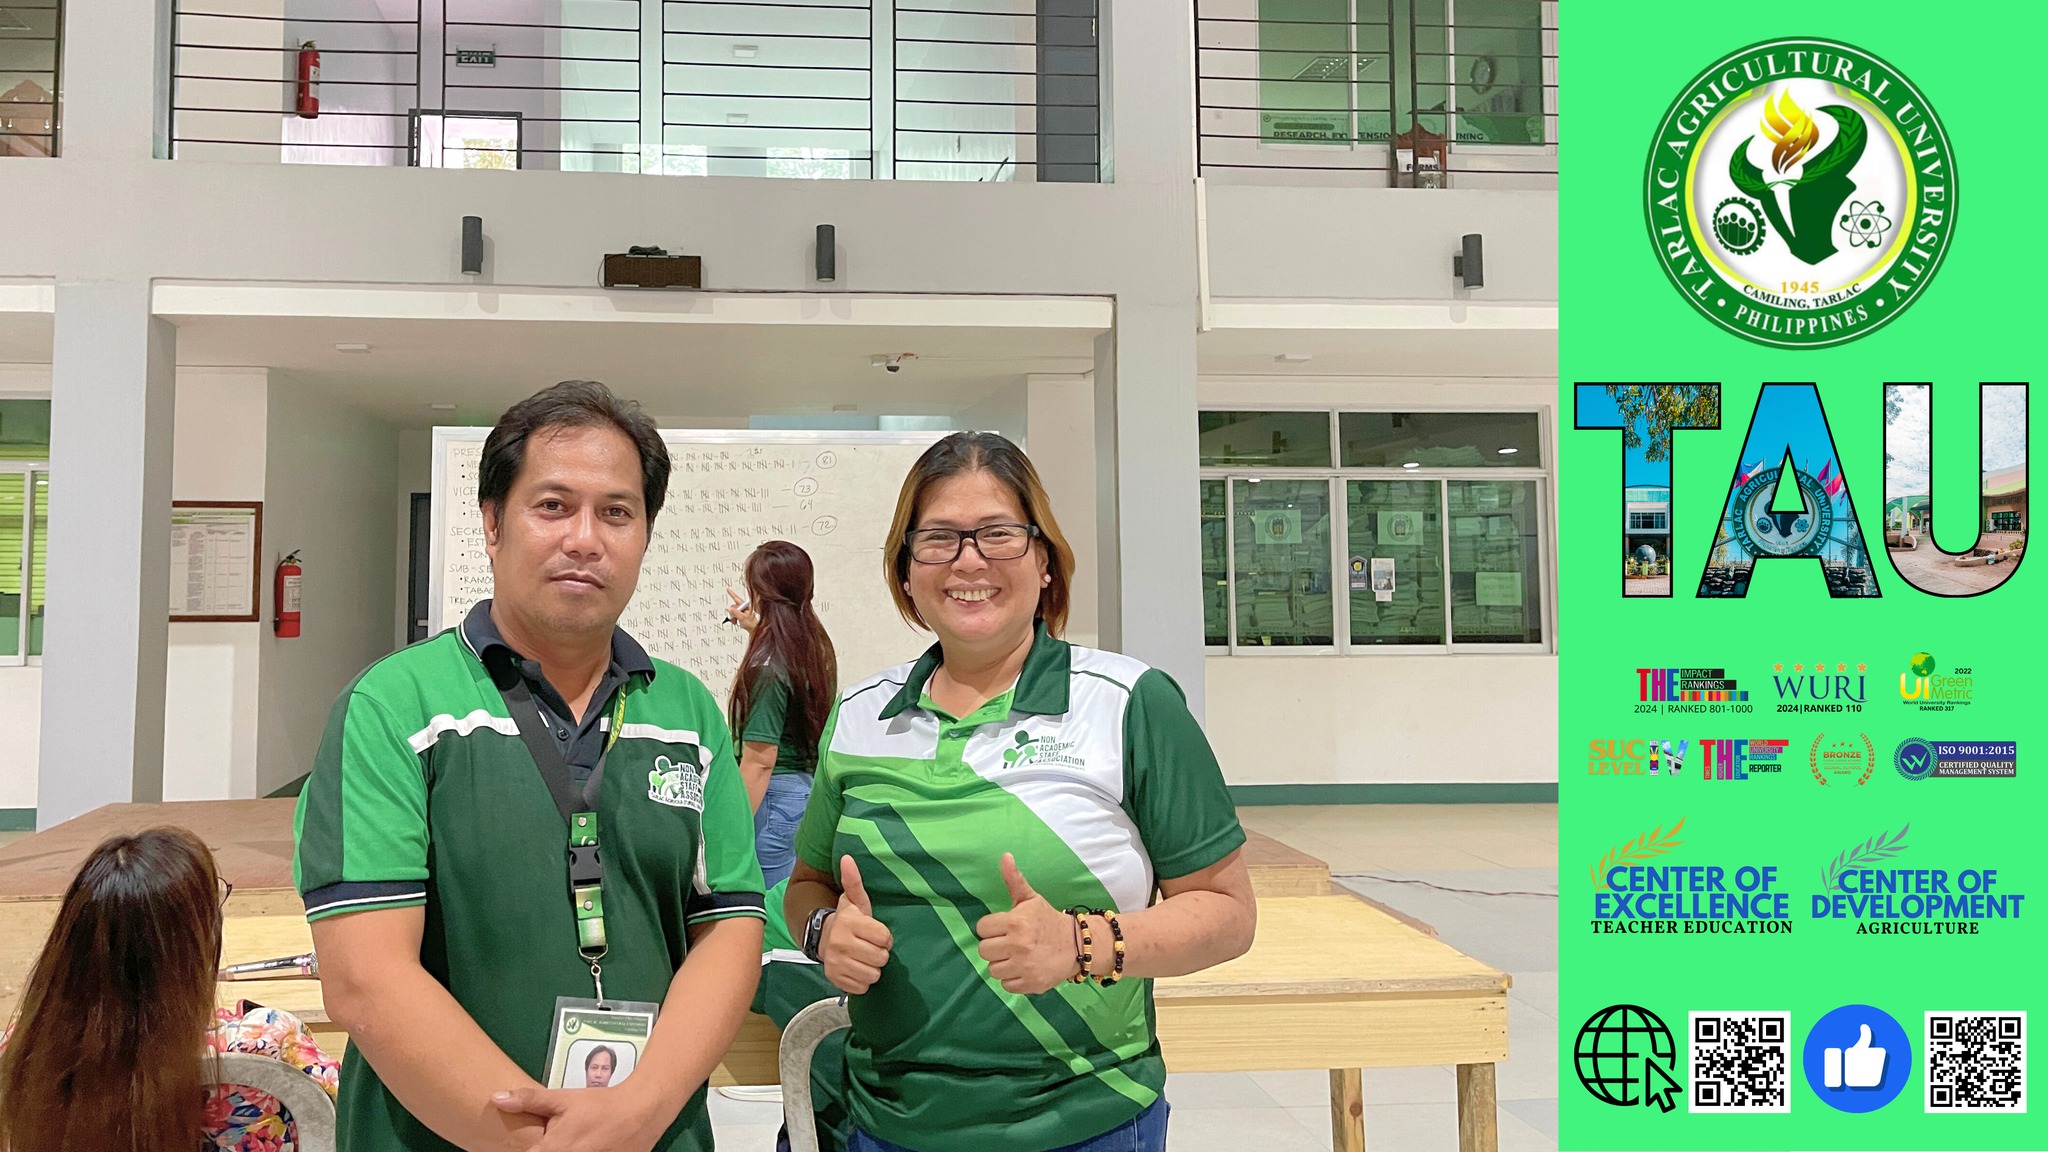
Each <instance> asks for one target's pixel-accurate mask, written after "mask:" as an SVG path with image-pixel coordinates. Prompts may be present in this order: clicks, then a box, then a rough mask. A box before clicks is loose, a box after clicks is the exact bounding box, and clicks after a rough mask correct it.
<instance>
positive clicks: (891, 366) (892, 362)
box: [868, 352, 917, 372]
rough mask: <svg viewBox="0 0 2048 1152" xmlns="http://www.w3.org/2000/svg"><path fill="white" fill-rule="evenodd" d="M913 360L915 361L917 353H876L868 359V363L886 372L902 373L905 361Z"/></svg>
mask: <svg viewBox="0 0 2048 1152" xmlns="http://www.w3.org/2000/svg"><path fill="white" fill-rule="evenodd" d="M915 359H917V353H915V352H877V353H875V354H874V355H873V356H870V357H868V363H869V364H872V365H874V366H875V367H877V368H880V369H882V370H883V371H886V372H901V371H903V362H904V361H905V360H915Z"/></svg>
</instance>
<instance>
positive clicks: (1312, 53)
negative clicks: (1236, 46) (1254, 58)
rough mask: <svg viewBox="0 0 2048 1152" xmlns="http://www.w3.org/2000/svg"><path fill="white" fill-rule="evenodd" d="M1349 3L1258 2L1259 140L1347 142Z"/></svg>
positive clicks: (1314, 0) (1316, 0) (1308, 0)
mask: <svg viewBox="0 0 2048 1152" xmlns="http://www.w3.org/2000/svg"><path fill="white" fill-rule="evenodd" d="M1350 8H1351V3H1350V0H1259V136H1260V138H1262V139H1265V140H1270V141H1274V142H1276V143H1287V144H1310V143H1319V142H1321V143H1334V144H1343V143H1346V142H1348V141H1349V140H1350V139H1351V103H1350V93H1349V92H1348V91H1346V88H1347V85H1348V84H1349V83H1350V80H1351V76H1350V72H1351V70H1352V55H1351V30H1350V28H1349V27H1348V25H1349V24H1350V22H1351V11H1350Z"/></svg>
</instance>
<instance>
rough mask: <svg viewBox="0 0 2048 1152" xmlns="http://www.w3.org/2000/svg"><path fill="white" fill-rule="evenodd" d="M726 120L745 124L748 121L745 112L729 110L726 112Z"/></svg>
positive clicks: (730, 122)
mask: <svg viewBox="0 0 2048 1152" xmlns="http://www.w3.org/2000/svg"><path fill="white" fill-rule="evenodd" d="M725 122H726V123H727V124H745V123H746V122H747V114H746V113H745V112H727V113H726V114H725Z"/></svg>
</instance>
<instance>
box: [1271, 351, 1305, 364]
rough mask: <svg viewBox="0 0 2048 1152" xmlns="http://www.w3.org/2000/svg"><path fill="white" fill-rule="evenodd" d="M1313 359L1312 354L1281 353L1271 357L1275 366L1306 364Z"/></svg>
mask: <svg viewBox="0 0 2048 1152" xmlns="http://www.w3.org/2000/svg"><path fill="white" fill-rule="evenodd" d="M1313 359H1315V356H1314V354H1312V353H1308V352H1282V353H1281V354H1279V355H1278V356H1275V357H1273V361H1274V363H1276V364H1306V363H1308V362H1309V361H1311V360H1313Z"/></svg>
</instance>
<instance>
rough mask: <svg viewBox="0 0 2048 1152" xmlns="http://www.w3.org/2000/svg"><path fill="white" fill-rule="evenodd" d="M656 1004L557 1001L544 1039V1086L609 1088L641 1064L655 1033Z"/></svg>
mask: <svg viewBox="0 0 2048 1152" xmlns="http://www.w3.org/2000/svg"><path fill="white" fill-rule="evenodd" d="M660 1011H661V1006H660V1005H658V1004H650V1003H648V1002H647V1001H644V1000H606V1001H605V1002H604V1003H603V1004H599V1003H598V1002H597V1001H595V1000H585V999H577V998H574V997H570V996H561V997H557V998H556V1000H555V1026H554V1030H553V1032H552V1033H551V1034H550V1036H549V1038H548V1074H547V1086H548V1087H550V1088H609V1087H612V1086H613V1085H616V1084H619V1083H622V1082H623V1081H624V1080H625V1079H626V1077H628V1076H631V1075H632V1074H633V1069H634V1068H636V1067H638V1066H639V1064H640V1056H641V1054H642V1053H643V1052H645V1051H646V1049H647V1040H648V1038H649V1037H650V1036H652V1035H654V1018H655V1016H656V1015H658V1014H659V1013H660Z"/></svg>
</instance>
